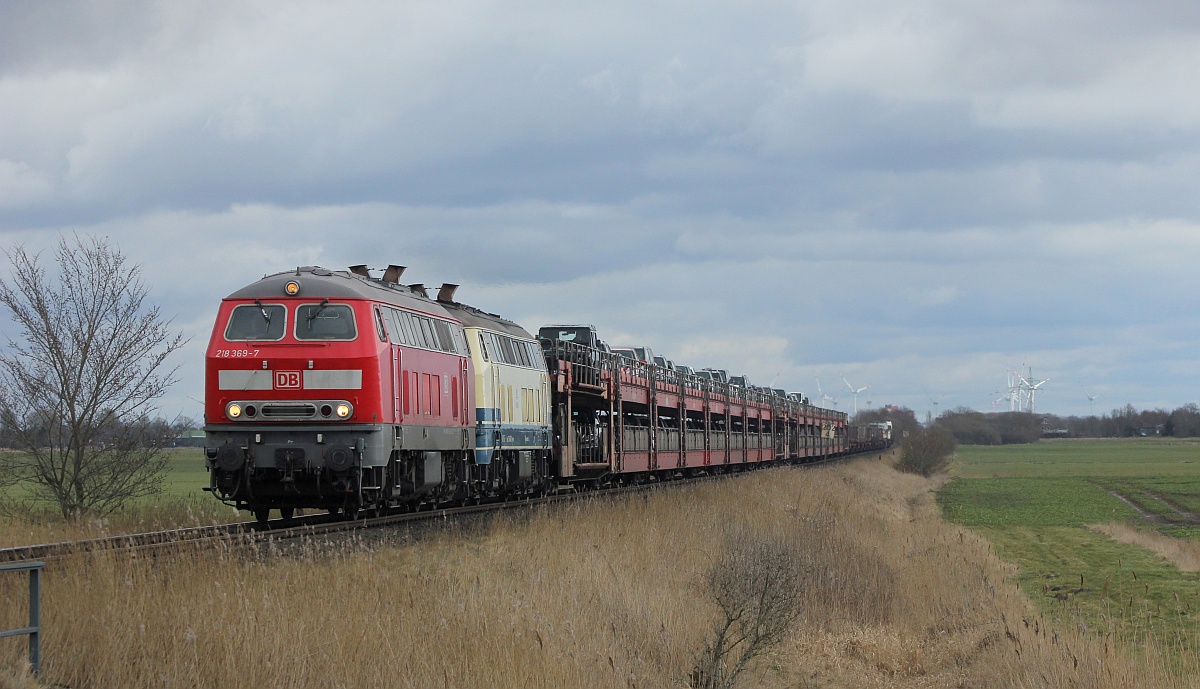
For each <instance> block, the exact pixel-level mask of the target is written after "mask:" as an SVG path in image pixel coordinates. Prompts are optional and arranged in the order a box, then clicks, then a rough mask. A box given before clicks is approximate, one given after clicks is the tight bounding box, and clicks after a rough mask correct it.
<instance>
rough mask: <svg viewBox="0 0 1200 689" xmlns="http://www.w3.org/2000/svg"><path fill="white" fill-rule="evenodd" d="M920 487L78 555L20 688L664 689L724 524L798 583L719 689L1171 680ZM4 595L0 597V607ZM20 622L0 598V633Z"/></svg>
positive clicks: (577, 508) (875, 482) (704, 607)
mask: <svg viewBox="0 0 1200 689" xmlns="http://www.w3.org/2000/svg"><path fill="white" fill-rule="evenodd" d="M936 487H937V483H936V481H931V480H928V479H924V478H921V477H918V476H914V475H910V474H901V473H898V472H896V471H895V470H894V469H893V468H892V467H891V463H890V461H888V458H887V457H886V456H885V457H884V458H883V459H879V458H877V457H875V456H873V457H872V458H870V459H857V460H853V461H849V462H844V463H839V464H836V465H831V466H824V467H816V468H807V469H794V468H781V469H774V470H767V471H761V472H753V473H750V474H747V475H744V476H739V477H734V478H731V479H730V480H723V481H713V482H706V483H703V484H699V485H692V486H686V487H681V488H678V489H672V490H662V491H651V492H645V493H639V494H636V495H630V496H615V497H614V496H608V497H605V496H597V497H595V498H587V499H582V500H576V501H572V502H571V503H569V504H566V505H556V506H553V507H545V508H540V507H535V508H530V509H527V510H520V511H518V512H516V513H502V514H498V515H496V516H495V517H492V518H490V520H489V521H488V522H487V523H486V524H484V525H479V524H478V523H475V524H473V525H472V526H471V528H469V529H453V528H450V529H443V530H439V531H435V532H430V533H427V534H425V535H423V536H422V537H421V538H419V539H415V540H408V541H404V542H400V543H394V544H393V543H388V542H386V541H380V540H378V539H356V538H351V539H345V540H339V541H336V542H331V541H327V540H322V541H317V540H314V541H313V542H312V543H311V544H310V545H309V546H308V547H307V548H295V547H290V548H289V549H288V551H287V555H286V557H276V556H273V554H272V552H271V550H270V549H260V550H253V551H247V550H245V549H240V548H233V547H230V548H227V549H222V548H217V549H205V550H201V549H186V550H181V551H180V552H178V553H174V554H168V555H166V556H163V555H161V554H160V555H159V556H157V557H154V558H146V557H136V556H130V554H129V553H122V552H93V553H89V554H87V555H81V556H79V557H77V558H74V559H68V560H64V561H63V562H61V563H60V564H58V565H56V567H55V568H54V570H53V571H49V572H47V574H46V576H45V578H44V588H43V625H44V635H43V656H42V662H43V666H42V681H43V682H45V683H47V685H55V686H68V687H79V688H83V687H110V686H122V687H151V686H153V687H193V686H235V685H236V686H331V687H359V686H392V687H430V686H440V687H479V686H491V687H530V686H547V687H549V686H554V687H632V686H636V687H684V686H688V683H689V681H695V678H696V676H695V674H694V672H693V671H694V669H695V667H696V662H697V658H698V656H699V654H700V653H701V651H702V649H703V648H704V646H705V644H706V642H708V641H709V640H710V639H711V634H712V631H713V628H714V625H715V624H716V623H717V622H718V621H719V620H720V613H719V610H718V609H717V607H716V605H715V603H714V602H713V598H712V592H711V590H710V589H709V588H708V587H707V586H706V584H705V581H706V579H705V573H706V572H708V571H710V569H711V567H712V565H713V563H714V562H716V561H718V559H719V558H720V555H721V549H722V548H723V547H725V546H724V544H726V543H727V542H728V540H727V536H728V535H729V534H730V533H734V532H736V533H741V534H756V535H760V536H762V537H763V538H768V537H770V538H771V539H773V542H777V543H787V544H789V547H792V548H795V549H796V555H797V557H796V558H795V559H794V560H793V561H794V562H796V563H797V564H796V571H795V572H794V576H796V577H798V578H799V579H800V580H801V582H802V587H801V592H802V593H801V605H800V607H799V611H800V612H799V617H798V618H797V619H795V621H794V624H793V626H792V628H791V630H790V632H789V633H788V634H787V635H786V636H785V638H784V640H783V642H782V643H781V644H779V645H778V646H775V647H774V648H773V649H772V650H771V651H770V652H769V653H767V654H765V655H764V656H762V657H760V658H759V659H758V660H757V661H755V662H754V663H753V664H752V665H751V666H750V667H749V669H748V670H747V672H746V673H745V674H744V675H743V676H742V683H741V685H740V686H759V687H796V686H855V687H875V686H877V687H885V686H886V687H905V686H911V687H933V686H945V687H961V686H979V687H982V686H988V687H994V686H1068V685H1078V686H1092V687H1101V688H1102V687H1117V686H1121V687H1137V686H1145V687H1151V686H1155V687H1170V686H1186V685H1185V684H1184V683H1183V682H1181V681H1177V680H1175V679H1173V678H1172V677H1171V676H1169V675H1168V674H1164V673H1165V672H1166V671H1165V670H1164V669H1163V667H1165V664H1164V663H1160V662H1157V661H1156V659H1155V657H1154V655H1153V654H1152V653H1149V654H1148V653H1146V652H1144V651H1142V652H1139V653H1138V654H1135V653H1133V652H1132V651H1127V650H1126V649H1122V648H1119V647H1116V646H1114V645H1113V644H1111V643H1106V639H1104V638H1101V637H1096V636H1094V635H1090V634H1089V633H1087V632H1085V631H1081V630H1079V629H1078V628H1074V627H1070V626H1063V625H1059V624H1058V623H1056V621H1055V620H1053V619H1048V618H1043V617H1039V616H1038V614H1037V613H1036V612H1035V611H1034V609H1033V607H1032V606H1031V605H1030V603H1029V601H1028V600H1027V599H1026V598H1025V597H1024V595H1023V594H1022V592H1021V590H1020V589H1019V588H1018V587H1017V586H1016V584H1015V582H1014V576H1015V574H1016V572H1015V571H1014V570H1013V568H1011V567H1008V566H1005V565H1004V564H1002V563H1001V562H1000V561H999V560H998V559H997V558H996V557H995V555H994V554H993V553H992V552H991V547H990V545H989V544H988V543H987V542H986V541H984V540H982V539H981V538H978V537H977V536H975V535H973V533H972V532H970V531H969V530H967V529H964V528H962V527H957V526H954V525H951V524H949V523H947V522H945V521H943V519H942V518H941V514H940V511H939V510H938V508H937V506H936V504H935V502H934V499H933V495H934V490H935V488H936ZM23 584H24V582H20V581H16V580H13V581H3V582H0V593H2V595H3V600H5V601H6V602H8V601H14V602H18V603H19V601H20V600H21V597H22V596H23V595H24V590H23V589H22V588H21V587H22V586H23ZM22 614H23V611H22V610H21V606H20V605H19V604H15V605H6V606H5V608H4V611H3V612H0V627H2V626H4V625H6V624H7V625H9V626H16V623H18V622H19V618H20V617H21V615H22ZM10 616H11V617H12V618H13V619H8V618H9V617H10ZM0 641H9V640H0ZM23 650H24V649H23V646H22V645H21V644H20V643H11V644H4V645H2V646H0V668H6V669H5V670H3V672H8V673H9V674H8V675H7V676H6V677H5V678H4V679H2V680H0V686H6V684H5V683H8V684H12V685H13V686H26V685H24V684H21V682H24V681H25V680H22V679H20V678H18V676H17V675H15V674H13V672H14V670H13V668H17V667H19V665H20V663H21V661H22V660H23ZM689 678H690V679H689Z"/></svg>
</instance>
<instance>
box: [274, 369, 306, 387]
mask: <svg viewBox="0 0 1200 689" xmlns="http://www.w3.org/2000/svg"><path fill="white" fill-rule="evenodd" d="M299 387H300V372H299V371H276V372H275V389H276V390H294V389H296V388H299Z"/></svg>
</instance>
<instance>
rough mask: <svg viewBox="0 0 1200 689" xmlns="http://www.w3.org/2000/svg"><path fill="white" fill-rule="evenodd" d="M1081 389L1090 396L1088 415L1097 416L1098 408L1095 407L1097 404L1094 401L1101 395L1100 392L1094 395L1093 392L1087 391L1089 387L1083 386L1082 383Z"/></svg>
mask: <svg viewBox="0 0 1200 689" xmlns="http://www.w3.org/2000/svg"><path fill="white" fill-rule="evenodd" d="M1079 389H1080V390H1083V394H1085V395H1087V398H1088V416H1095V415H1096V409H1095V405H1094V404H1093V403H1094V402H1095V401H1096V398H1097V397H1099V396H1100V393H1098V392H1097V393H1096V394H1094V395H1093V394H1091V393H1090V392H1088V391H1087V388H1085V387H1083V386H1082V385H1080V386H1079Z"/></svg>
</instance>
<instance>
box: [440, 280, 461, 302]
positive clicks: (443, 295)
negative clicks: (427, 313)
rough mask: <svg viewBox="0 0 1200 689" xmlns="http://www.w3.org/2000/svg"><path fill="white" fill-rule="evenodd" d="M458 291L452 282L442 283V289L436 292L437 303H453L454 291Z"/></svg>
mask: <svg viewBox="0 0 1200 689" xmlns="http://www.w3.org/2000/svg"><path fill="white" fill-rule="evenodd" d="M456 289H458V285H456V284H454V283H453V282H443V283H442V288H441V289H439V290H438V296H437V300H438V301H444V302H449V303H453V302H454V290H456Z"/></svg>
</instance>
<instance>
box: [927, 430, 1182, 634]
mask: <svg viewBox="0 0 1200 689" xmlns="http://www.w3.org/2000/svg"><path fill="white" fill-rule="evenodd" d="M953 474H954V479H953V480H952V481H950V482H949V483H947V484H946V486H945V487H944V488H943V489H942V490H941V492H940V493H939V495H938V502H939V503H940V504H941V506H942V510H943V512H944V514H945V515H946V518H947V519H949V520H950V521H953V522H956V523H959V524H962V525H964V526H968V527H970V528H972V529H975V530H977V531H979V532H980V533H982V534H983V535H984V536H985V537H987V538H988V539H989V540H990V541H991V542H992V543H993V544H994V545H995V546H996V548H997V551H998V553H999V554H1000V556H1001V557H1003V558H1004V559H1005V560H1007V561H1009V562H1012V563H1014V564H1016V565H1017V566H1018V575H1017V580H1018V581H1019V582H1020V584H1021V586H1022V587H1023V588H1024V590H1025V591H1026V592H1027V593H1028V595H1029V596H1030V598H1031V599H1033V600H1034V601H1036V602H1038V604H1039V605H1040V606H1041V608H1042V610H1043V612H1044V613H1047V614H1051V615H1054V616H1059V617H1070V618H1072V619H1077V620H1078V622H1079V623H1080V624H1082V625H1085V626H1086V627H1088V628H1090V629H1095V630H1097V631H1101V632H1109V631H1111V632H1114V633H1117V634H1119V635H1121V636H1124V637H1127V638H1133V639H1137V638H1145V637H1146V635H1152V636H1154V637H1156V638H1158V639H1159V640H1165V641H1172V642H1173V641H1180V640H1182V641H1185V642H1186V644H1187V647H1189V648H1191V647H1194V644H1195V643H1196V642H1197V641H1198V640H1200V639H1198V636H1197V630H1196V628H1197V622H1200V574H1197V573H1195V572H1182V571H1180V570H1179V569H1178V568H1177V567H1176V565H1175V564H1174V563H1172V562H1171V561H1169V560H1167V559H1166V558H1164V557H1160V556H1158V555H1156V554H1154V553H1152V552H1151V551H1150V550H1148V549H1145V548H1142V547H1139V546H1136V545H1129V544H1126V543H1120V542H1117V541H1115V540H1113V539H1111V538H1109V537H1108V536H1105V535H1102V534H1098V533H1095V532H1093V531H1091V530H1089V529H1088V526H1089V525H1094V524H1110V523H1114V522H1116V523H1122V524H1128V525H1131V526H1135V527H1137V528H1138V529H1139V530H1145V531H1158V532H1161V533H1165V534H1168V535H1171V536H1175V537H1184V538H1189V537H1190V538H1200V514H1198V513H1200V509H1198V508H1200V443H1195V442H1180V441H1171V440H1166V439H1158V438H1138V439H1129V440H1061V441H1043V442H1040V443H1036V444H1031V445H1011V446H1002V447H979V446H963V447H960V448H959V449H958V455H957V459H956V463H955V466H954V470H953ZM1122 498H1124V499H1122Z"/></svg>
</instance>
